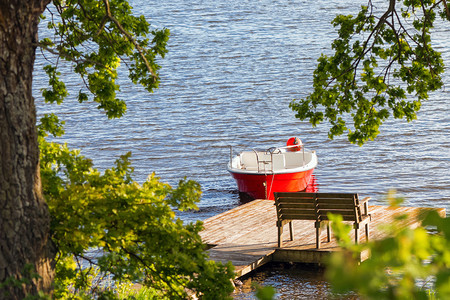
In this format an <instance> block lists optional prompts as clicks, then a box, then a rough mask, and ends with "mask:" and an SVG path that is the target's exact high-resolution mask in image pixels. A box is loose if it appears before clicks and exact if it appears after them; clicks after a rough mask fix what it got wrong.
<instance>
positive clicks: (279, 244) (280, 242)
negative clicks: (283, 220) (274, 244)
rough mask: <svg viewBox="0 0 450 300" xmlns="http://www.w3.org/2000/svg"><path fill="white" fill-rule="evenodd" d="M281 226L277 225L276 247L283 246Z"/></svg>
mask: <svg viewBox="0 0 450 300" xmlns="http://www.w3.org/2000/svg"><path fill="white" fill-rule="evenodd" d="M282 235H283V226H278V248H281V247H282V246H283V237H282Z"/></svg>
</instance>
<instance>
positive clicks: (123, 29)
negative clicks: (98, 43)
mask: <svg viewBox="0 0 450 300" xmlns="http://www.w3.org/2000/svg"><path fill="white" fill-rule="evenodd" d="M103 3H104V4H105V8H106V16H107V17H108V19H110V20H111V21H112V22H113V23H114V24H116V26H117V28H119V30H120V32H122V33H123V34H124V35H125V36H126V37H127V39H128V40H129V41H130V42H131V43H133V45H134V46H135V47H136V49H137V50H138V52H139V55H140V56H141V58H142V60H143V61H144V63H145V66H146V67H147V70H148V71H149V72H150V73H151V74H152V76H153V77H154V78H157V77H158V76H157V75H156V73H155V72H154V71H153V69H152V67H151V66H150V64H149V62H148V60H147V58H146V57H145V53H144V49H142V47H141V46H140V45H139V43H138V42H137V41H136V40H135V39H134V38H133V37H132V36H131V34H130V33H129V32H128V31H126V30H125V28H123V26H122V24H120V22H119V21H117V19H116V18H114V16H113V15H112V14H111V10H110V8H109V0H103ZM102 23H103V21H102ZM101 29H102V27H101V28H100V29H99V30H100V31H101Z"/></svg>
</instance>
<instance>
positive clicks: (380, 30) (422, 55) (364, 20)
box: [290, 0, 450, 145]
mask: <svg viewBox="0 0 450 300" xmlns="http://www.w3.org/2000/svg"><path fill="white" fill-rule="evenodd" d="M437 15H439V16H440V17H441V18H442V19H443V20H444V22H447V21H450V6H449V5H448V4H447V3H446V1H445V0H441V1H434V0H404V1H395V0H390V1H389V6H388V7H387V8H386V9H385V10H383V11H381V13H380V9H379V7H377V6H375V4H374V3H373V2H372V1H371V0H369V2H368V5H367V6H362V7H361V10H360V12H359V13H358V15H357V16H352V15H348V16H344V15H338V16H337V17H336V18H335V19H334V20H333V25H334V26H335V27H337V28H338V38H336V39H335V40H334V41H333V43H332V45H331V47H332V49H333V51H334V54H333V55H332V56H327V55H324V54H322V55H321V57H320V58H319V59H318V65H317V68H316V70H315V71H314V79H313V80H314V81H313V82H314V83H313V85H314V86H313V88H314V90H313V92H312V93H311V94H309V95H308V96H307V97H306V98H304V99H300V100H293V101H292V102H291V104H290V107H291V108H292V109H293V110H294V111H295V112H296V117H297V118H299V119H300V120H309V121H310V122H311V124H312V125H313V126H316V125H318V124H319V123H321V122H324V121H327V122H328V123H329V126H330V127H329V132H328V136H329V138H330V139H333V138H334V137H335V136H339V135H342V134H343V133H344V132H347V134H348V139H349V141H350V142H352V143H357V144H358V145H363V144H364V143H365V142H367V141H368V140H373V139H374V138H375V137H376V136H377V135H378V134H379V127H380V126H381V124H382V123H383V122H384V121H385V120H387V119H388V118H389V117H391V116H393V117H394V118H398V119H401V118H405V119H406V120H407V121H411V120H414V119H416V113H417V112H418V111H419V109H420V107H421V103H422V101H423V100H427V99H428V97H429V92H432V91H435V90H437V89H439V88H441V87H442V85H443V82H442V78H441V74H442V73H443V71H444V64H443V61H442V58H441V54H440V53H439V52H438V51H436V50H434V49H433V46H432V43H431V34H432V29H433V28H434V26H435V24H436V22H438V20H436V19H437Z"/></svg>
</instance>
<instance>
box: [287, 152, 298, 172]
mask: <svg viewBox="0 0 450 300" xmlns="http://www.w3.org/2000/svg"><path fill="white" fill-rule="evenodd" d="M284 155H285V167H286V169H293V168H297V167H299V166H301V165H302V164H301V161H302V152H286V153H285V154H284Z"/></svg>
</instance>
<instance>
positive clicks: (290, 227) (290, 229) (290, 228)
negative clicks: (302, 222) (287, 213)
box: [289, 221, 294, 241]
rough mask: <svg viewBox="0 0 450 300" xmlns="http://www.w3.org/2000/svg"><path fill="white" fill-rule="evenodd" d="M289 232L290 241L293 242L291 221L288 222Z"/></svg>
mask: <svg viewBox="0 0 450 300" xmlns="http://www.w3.org/2000/svg"><path fill="white" fill-rule="evenodd" d="M289 232H290V238H291V241H293V240H294V229H293V228H292V221H291V222H289Z"/></svg>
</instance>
